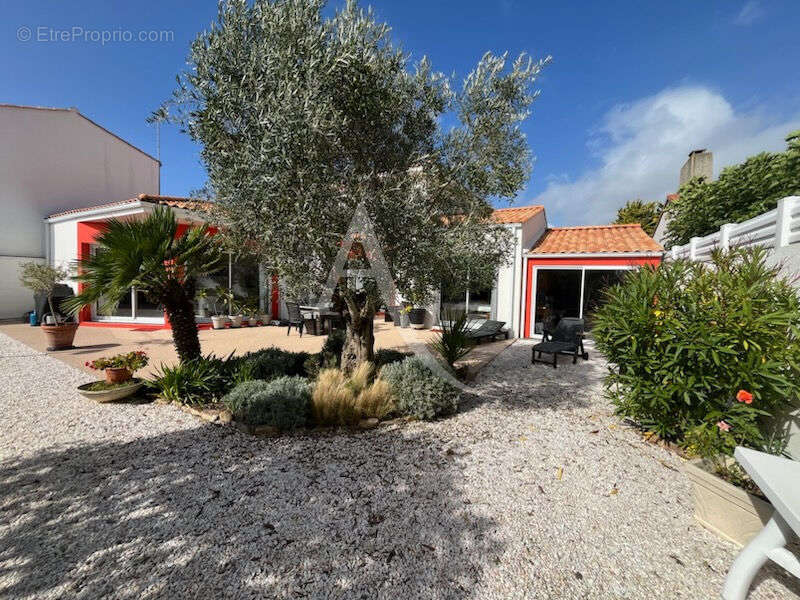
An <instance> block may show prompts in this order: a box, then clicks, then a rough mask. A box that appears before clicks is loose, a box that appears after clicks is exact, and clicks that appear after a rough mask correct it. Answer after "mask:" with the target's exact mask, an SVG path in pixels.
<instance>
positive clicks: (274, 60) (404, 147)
mask: <svg viewBox="0 0 800 600" xmlns="http://www.w3.org/2000/svg"><path fill="white" fill-rule="evenodd" d="M323 6H324V2H322V1H321V0H285V1H282V2H275V1H270V0H255V2H254V3H252V5H248V3H247V2H246V1H245V0H229V1H228V2H226V3H223V4H221V5H220V11H219V15H218V20H217V22H216V23H214V24H213V25H212V27H211V28H210V30H208V31H206V32H203V33H201V34H200V35H199V36H198V38H197V39H196V40H195V41H194V42H193V43H192V46H191V50H190V54H189V59H188V64H189V69H188V70H187V71H186V72H184V73H183V74H181V75H180V77H179V82H180V85H179V88H178V90H176V92H175V96H174V98H173V103H172V109H173V118H174V119H175V120H176V121H177V122H178V123H180V124H181V126H182V128H183V129H184V130H185V131H186V132H188V134H189V135H190V136H191V137H192V139H194V140H196V141H198V142H200V144H201V145H202V150H201V157H202V160H203V163H204V164H205V166H206V168H207V170H208V174H209V181H210V184H211V186H212V187H213V189H214V191H215V193H216V202H215V204H214V207H215V213H214V214H215V219H216V220H217V221H218V222H219V223H220V224H221V225H223V226H224V230H225V231H226V232H227V235H229V236H234V237H237V238H238V239H240V240H241V241H242V242H245V241H246V242H247V243H248V244H249V245H250V247H252V248H253V249H254V250H256V251H257V252H258V254H259V256H260V258H261V260H262V261H263V262H264V263H266V264H269V265H270V266H271V267H272V268H273V269H275V271H276V272H277V273H278V275H279V277H280V278H281V281H282V283H283V285H285V286H286V290H287V293H288V295H290V296H291V295H292V294H293V293H297V290H301V289H302V290H306V291H308V290H309V289H312V288H314V286H317V287H319V286H321V285H322V284H323V283H324V282H325V280H326V278H327V275H328V271H329V269H330V268H331V266H332V265H333V263H334V258H335V257H336V254H337V252H338V249H339V245H340V243H341V240H342V238H343V237H344V235H345V233H346V232H347V230H348V226H349V224H350V221H351V219H352V218H353V216H354V213H355V210H356V207H357V206H358V205H363V206H364V207H365V209H366V212H367V215H368V217H369V218H370V219H371V220H372V222H373V223H374V225H375V233H376V236H377V238H378V243H379V244H380V246H381V248H382V250H383V252H384V254H385V258H386V262H387V264H388V266H389V269H390V270H391V273H392V276H393V278H394V281H395V282H396V284H397V286H398V288H399V290H400V292H402V294H403V295H404V296H406V297H407V298H416V299H418V301H419V299H421V298H426V297H429V296H430V295H431V293H432V292H433V291H434V290H436V289H438V287H439V285H440V284H441V282H442V281H443V280H444V279H445V278H448V277H453V276H461V274H462V273H465V272H466V271H467V269H459V270H458V273H456V274H455V275H454V273H453V271H452V268H450V269H448V267H452V265H453V264H454V262H455V263H457V262H458V261H457V259H454V258H453V257H456V256H459V255H460V256H462V257H464V260H467V261H469V262H470V264H471V265H476V266H475V267H473V269H472V271H473V274H474V275H475V276H477V277H479V278H480V279H483V278H484V276H485V274H486V272H487V271H488V272H490V273H496V271H497V269H498V267H499V266H500V264H502V262H503V261H504V260H507V250H508V248H509V243H510V240H509V236H508V235H507V232H506V231H505V230H504V228H502V227H500V226H498V225H496V224H493V223H492V222H491V214H492V205H491V204H490V199H494V198H497V199H512V198H514V197H515V196H516V194H517V193H518V192H519V191H520V189H521V188H522V187H523V186H524V184H525V183H526V181H527V179H528V177H529V175H530V169H531V152H530V150H529V148H528V144H527V141H526V139H525V136H524V135H523V133H522V132H521V131H520V129H519V124H520V122H521V121H523V120H524V119H525V118H526V117H527V116H528V114H529V111H530V107H531V104H532V102H533V101H534V99H535V98H536V96H537V92H536V91H535V90H534V89H533V86H534V82H535V80H536V78H537V76H538V74H539V72H540V71H541V69H542V68H543V66H544V65H545V64H546V63H547V62H548V60H549V58H548V59H545V60H542V61H533V60H531V59H530V58H528V57H526V56H524V55H522V56H520V57H519V58H517V59H516V60H514V61H513V63H512V62H510V61H508V60H507V57H506V55H503V56H496V55H493V54H491V53H487V54H485V55H484V56H483V58H482V59H481V60H480V61H479V63H478V65H477V67H476V68H475V69H474V70H473V71H472V72H471V73H470V74H469V76H468V77H467V78H466V80H465V81H464V83H463V85H461V86H460V89H457V90H456V89H455V88H454V85H453V82H452V81H451V79H450V78H448V77H446V76H444V75H442V74H441V73H438V72H435V71H434V70H433V69H432V67H431V64H430V62H429V61H428V60H427V58H422V59H421V60H420V61H419V62H418V63H416V64H415V65H411V64H410V62H409V57H408V55H407V54H406V53H404V52H403V51H402V50H401V49H400V48H398V47H396V46H395V45H393V43H392V41H391V39H390V37H389V27H388V26H387V25H386V24H384V23H379V22H377V21H376V20H375V18H374V16H373V13H372V11H371V10H367V11H365V10H362V9H361V8H359V6H358V5H357V3H356V2H354V1H349V2H348V3H347V4H346V6H345V7H344V8H343V9H342V10H340V11H339V12H337V13H336V14H335V15H334V16H332V17H330V18H326V17H324V16H323V14H322V9H323ZM454 216H457V218H454ZM465 246H466V247H465ZM459 264H460V263H459ZM374 290H375V288H374V286H366V287H364V288H355V287H353V285H352V283H348V282H346V281H344V280H342V282H341V283H340V285H339V290H338V293H339V295H340V296H341V298H342V300H343V301H344V304H345V305H346V308H347V318H346V320H347V335H346V342H345V347H344V351H343V359H344V360H343V367H344V368H345V369H347V370H350V369H352V368H353V367H354V366H355V365H356V364H358V363H359V362H361V361H363V360H371V359H372V357H373V340H372V320H373V316H374V313H375V311H376V309H377V307H378V306H379V303H380V302H381V301H383V302H391V301H392V299H391V298H383V299H381V298H378V296H377V295H376V293H375V291H374Z"/></svg>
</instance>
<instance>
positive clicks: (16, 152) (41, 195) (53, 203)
mask: <svg viewBox="0 0 800 600" xmlns="http://www.w3.org/2000/svg"><path fill="white" fill-rule="evenodd" d="M159 170H160V163H159V161H158V160H156V159H155V158H153V157H152V156H150V155H149V154H147V153H146V152H143V151H142V150H140V149H139V148H136V147H135V146H132V145H131V144H129V143H128V142H126V141H125V140H123V139H122V138H120V137H118V136H116V135H114V134H113V133H111V132H110V131H108V130H107V129H104V128H103V127H101V126H100V125H98V124H97V123H94V122H93V121H91V120H90V119H88V118H86V117H85V116H83V115H82V114H81V113H79V112H78V110H77V109H75V108H40V107H33V106H16V105H10V104H0V210H2V214H3V219H4V225H3V227H2V229H1V230H0V281H2V285H0V319H9V318H13V319H19V318H20V317H21V316H22V315H23V314H24V313H25V311H28V310H30V309H31V308H32V307H33V302H32V294H31V292H30V291H29V290H26V289H25V288H23V287H22V286H21V285H20V284H19V280H18V277H19V266H20V264H21V263H24V262H28V261H44V260H47V259H48V257H49V255H50V250H49V247H48V242H49V241H50V237H49V236H46V235H45V225H44V224H43V219H44V218H45V217H47V216H49V215H51V214H53V213H55V212H58V211H62V210H66V209H70V208H74V207H76V206H87V205H89V204H99V203H101V202H109V201H114V200H124V199H126V198H130V197H132V196H135V195H137V194H141V193H144V194H158V193H159ZM50 258H52V257H50Z"/></svg>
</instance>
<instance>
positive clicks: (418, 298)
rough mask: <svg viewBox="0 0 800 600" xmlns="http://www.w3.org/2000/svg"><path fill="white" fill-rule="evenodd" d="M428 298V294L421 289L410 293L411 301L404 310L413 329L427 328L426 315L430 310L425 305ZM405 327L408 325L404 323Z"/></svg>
mask: <svg viewBox="0 0 800 600" xmlns="http://www.w3.org/2000/svg"><path fill="white" fill-rule="evenodd" d="M427 299H428V298H427V294H425V293H424V292H422V291H419V290H412V291H410V292H409V294H408V300H409V303H408V304H407V305H406V306H405V307H404V311H405V312H406V315H407V318H408V322H409V324H410V325H411V327H412V328H413V329H424V328H425V316H426V315H427V314H428V311H427V310H426V309H425V308H423V306H424V305H425V303H426V301H427ZM403 327H406V325H405V324H403Z"/></svg>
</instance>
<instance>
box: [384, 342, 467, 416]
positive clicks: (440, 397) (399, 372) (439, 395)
mask: <svg viewBox="0 0 800 600" xmlns="http://www.w3.org/2000/svg"><path fill="white" fill-rule="evenodd" d="M380 377H381V379H383V380H385V381H386V382H387V383H388V384H389V387H390V388H391V390H392V394H393V396H394V403H395V407H396V409H397V411H398V412H399V413H401V414H404V415H409V416H412V417H416V418H417V419H425V420H428V419H434V418H436V417H438V416H441V415H447V414H451V413H454V412H455V411H456V410H457V409H458V390H457V389H456V388H454V387H453V386H452V385H450V384H449V383H448V382H447V381H445V380H444V379H442V378H441V377H439V376H438V375H436V374H435V373H434V372H433V371H431V370H430V369H429V368H428V367H427V366H426V365H425V363H423V362H422V360H421V359H419V358H417V357H409V358H406V359H405V360H403V361H402V362H395V363H392V364H389V365H386V366H385V367H383V369H381V373H380Z"/></svg>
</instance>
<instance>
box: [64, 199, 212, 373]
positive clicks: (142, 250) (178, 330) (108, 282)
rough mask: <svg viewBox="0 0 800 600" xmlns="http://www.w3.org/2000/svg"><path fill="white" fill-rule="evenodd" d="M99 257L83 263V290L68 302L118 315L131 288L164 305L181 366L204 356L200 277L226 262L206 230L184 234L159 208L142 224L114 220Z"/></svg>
mask: <svg viewBox="0 0 800 600" xmlns="http://www.w3.org/2000/svg"><path fill="white" fill-rule="evenodd" d="M96 242H97V244H98V248H97V252H95V253H94V254H92V255H90V256H86V257H83V258H82V259H80V260H79V261H78V263H77V272H78V275H77V276H76V277H75V278H76V279H77V280H78V281H79V282H81V283H82V284H83V290H82V291H81V292H80V293H79V294H78V295H77V296H74V297H73V298H70V299H69V300H68V301H65V302H64V306H65V307H66V308H67V309H68V310H69V311H70V312H72V313H78V312H80V310H81V309H82V308H83V307H85V306H89V305H90V304H93V303H95V302H99V303H100V307H99V308H100V309H101V310H103V311H108V310H113V309H114V308H116V306H117V305H118V304H119V302H120V300H122V298H123V297H124V296H125V295H126V294H129V293H130V288H131V287H134V288H136V290H137V291H141V292H144V293H145V294H146V295H147V297H148V298H149V299H150V300H152V301H154V302H158V303H160V304H162V305H163V306H164V310H165V311H166V313H167V318H168V319H169V323H170V325H171V327H172V340H173V342H174V343H175V349H176V350H177V352H178V357H179V358H180V359H181V361H186V360H190V359H193V358H197V357H198V356H200V340H199V338H198V336H197V324H196V322H195V315H194V306H193V305H192V299H193V298H194V296H195V282H196V278H197V277H199V276H202V275H206V274H208V273H211V272H213V271H214V270H216V269H217V268H218V267H219V265H220V263H221V259H222V255H221V253H220V251H219V248H218V247H217V243H216V241H215V240H214V238H213V236H212V234H211V233H210V232H209V230H208V227H207V226H206V225H202V226H200V227H193V228H189V229H187V230H186V231H185V232H183V233H181V234H180V235H178V221H177V219H176V218H175V214H174V213H173V212H172V210H170V209H168V208H162V207H158V208H156V209H155V210H154V211H153V212H152V213H150V214H149V215H148V216H147V217H146V218H144V219H143V220H141V221H121V220H117V219H111V220H110V221H108V223H107V224H106V228H105V229H104V231H103V232H102V233H100V235H98V237H97V239H96Z"/></svg>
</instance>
